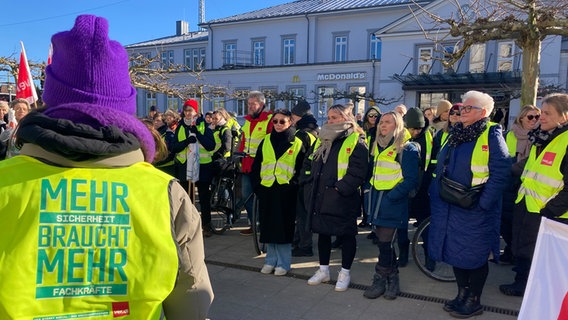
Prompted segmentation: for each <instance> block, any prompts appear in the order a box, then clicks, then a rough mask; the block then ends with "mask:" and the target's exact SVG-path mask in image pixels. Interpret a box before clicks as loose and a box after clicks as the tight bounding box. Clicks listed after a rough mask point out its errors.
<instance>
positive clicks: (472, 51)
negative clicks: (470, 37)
mask: <svg viewBox="0 0 568 320" xmlns="http://www.w3.org/2000/svg"><path fill="white" fill-rule="evenodd" d="M469 72H471V73H479V72H485V43H476V44H474V45H472V46H471V47H470V48H469Z"/></svg>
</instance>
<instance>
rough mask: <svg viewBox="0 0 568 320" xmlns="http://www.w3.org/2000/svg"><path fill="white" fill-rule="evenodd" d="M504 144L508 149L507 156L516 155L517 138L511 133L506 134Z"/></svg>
mask: <svg viewBox="0 0 568 320" xmlns="http://www.w3.org/2000/svg"><path fill="white" fill-rule="evenodd" d="M505 142H506V143H507V148H509V155H510V156H511V157H514V156H516V155H517V137H515V134H514V133H513V131H509V132H507V136H506V137H505Z"/></svg>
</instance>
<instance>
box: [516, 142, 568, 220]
mask: <svg viewBox="0 0 568 320" xmlns="http://www.w3.org/2000/svg"><path fill="white" fill-rule="evenodd" d="M566 145H568V131H567V132H564V133H562V134H560V135H559V136H557V137H556V138H554V139H553V140H552V141H551V142H550V143H549V144H548V145H547V146H546V148H544V150H542V152H541V153H540V154H539V155H538V157H537V156H536V147H535V146H532V147H531V152H530V154H529V157H528V159H527V163H526V164H525V169H524V170H523V174H522V175H521V181H522V184H521V187H520V189H519V193H518V196H517V200H516V201H515V203H519V202H521V200H522V199H523V198H524V199H525V204H526V206H527V210H528V211H529V212H533V213H540V210H541V209H542V208H544V206H546V204H547V203H548V201H550V200H551V199H552V198H554V197H556V195H557V194H558V193H559V192H560V191H561V190H562V189H564V175H563V174H562V172H561V171H560V166H561V165H562V159H564V156H565V155H566ZM560 218H564V219H568V211H567V212H565V213H564V214H562V215H561V216H560Z"/></svg>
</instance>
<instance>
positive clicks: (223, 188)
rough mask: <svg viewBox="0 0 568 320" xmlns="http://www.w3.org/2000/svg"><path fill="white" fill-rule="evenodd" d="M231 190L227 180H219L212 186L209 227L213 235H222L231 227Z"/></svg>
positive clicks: (229, 182)
mask: <svg viewBox="0 0 568 320" xmlns="http://www.w3.org/2000/svg"><path fill="white" fill-rule="evenodd" d="M231 188H232V182H231V180H230V179H228V178H220V179H219V180H218V181H217V183H216V184H214V188H213V190H212V195H211V227H212V229H213V233H215V234H222V233H224V232H225V230H227V229H230V227H231V225H230V223H231V222H230V221H231V219H230V216H231V213H232V210H231V208H232V203H233V193H232V191H231Z"/></svg>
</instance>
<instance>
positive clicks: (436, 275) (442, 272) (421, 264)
mask: <svg viewBox="0 0 568 320" xmlns="http://www.w3.org/2000/svg"><path fill="white" fill-rule="evenodd" d="M429 228H430V217H428V218H426V219H425V220H424V221H422V223H420V225H419V226H418V228H417V229H416V232H415V233H414V237H413V238H412V245H411V247H412V257H413V258H414V262H415V263H416V265H417V266H418V269H419V270H420V271H422V273H424V274H425V275H426V276H428V277H429V278H431V279H434V280H438V281H442V282H454V281H456V277H455V275H454V271H453V267H452V266H450V265H449V264H447V263H444V262H441V261H434V260H432V259H430V258H429V257H428V252H427V250H428V248H427V240H426V241H425V239H427V238H428V231H429Z"/></svg>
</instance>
